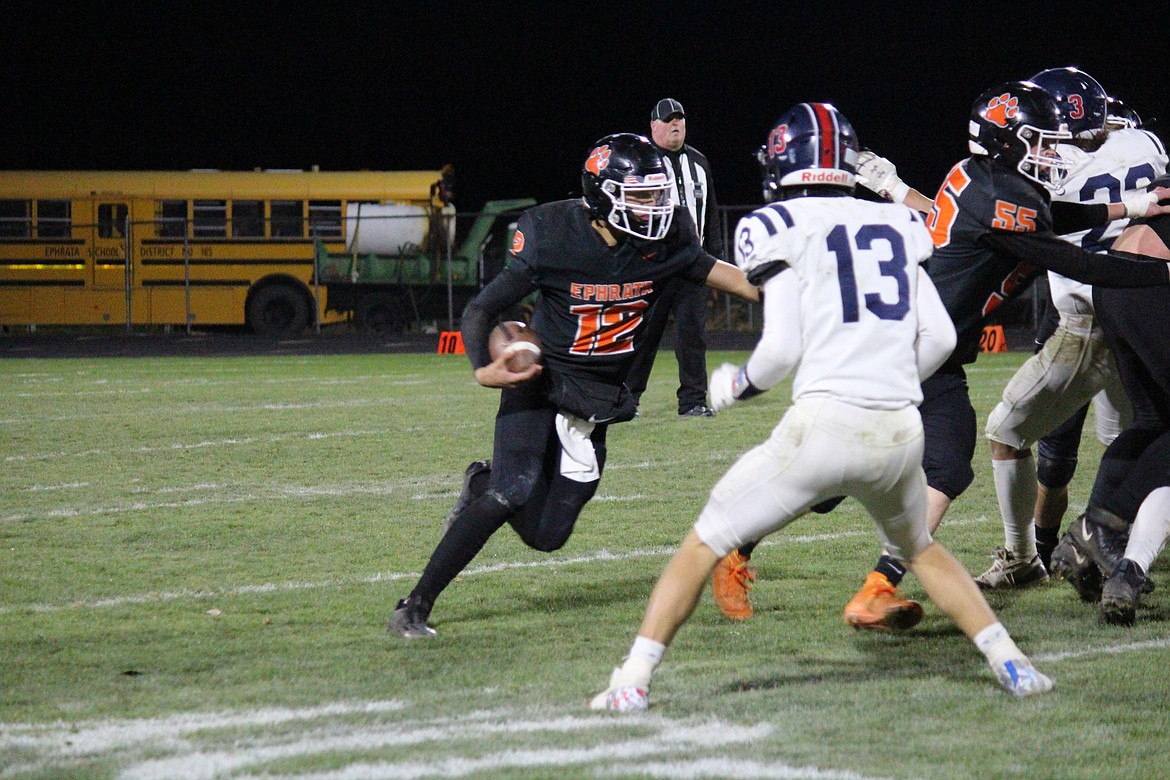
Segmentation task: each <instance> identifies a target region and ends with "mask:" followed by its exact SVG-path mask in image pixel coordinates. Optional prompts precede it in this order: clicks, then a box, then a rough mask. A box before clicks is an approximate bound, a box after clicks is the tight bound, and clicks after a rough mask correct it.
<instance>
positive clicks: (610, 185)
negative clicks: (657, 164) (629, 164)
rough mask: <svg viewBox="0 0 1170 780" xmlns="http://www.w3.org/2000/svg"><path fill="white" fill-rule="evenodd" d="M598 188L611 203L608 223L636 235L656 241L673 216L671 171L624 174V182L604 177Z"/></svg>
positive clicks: (666, 229) (667, 228)
mask: <svg viewBox="0 0 1170 780" xmlns="http://www.w3.org/2000/svg"><path fill="white" fill-rule="evenodd" d="M601 191H602V192H603V193H605V196H606V197H608V198H609V200H610V202H611V203H612V206H611V208H610V211H609V214H608V215H607V217H606V220H607V221H608V222H609V224H610V225H612V226H613V227H615V228H617V229H618V230H621V231H622V232H624V233H629V234H630V235H631V236H635V237H637V238H647V239H650V240H651V241H656V240H658V239H661V238H665V237H666V234H667V232H668V231H669V230H670V223H671V221H672V220H673V219H674V202H673V197H672V193H673V191H674V180H673V178H672V177H671V176H670V174H668V173H651V174H648V175H646V176H645V177H642V178H639V177H636V176H627V177H626V181H623V182H618V181H615V180H613V179H606V180H605V181H603V182H602V183H601Z"/></svg>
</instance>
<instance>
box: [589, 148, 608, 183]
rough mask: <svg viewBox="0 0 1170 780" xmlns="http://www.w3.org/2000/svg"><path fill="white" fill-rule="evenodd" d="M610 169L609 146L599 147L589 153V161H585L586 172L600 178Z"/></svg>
mask: <svg viewBox="0 0 1170 780" xmlns="http://www.w3.org/2000/svg"><path fill="white" fill-rule="evenodd" d="M608 167H609V146H608V145H606V146H599V147H597V148H596V149H594V150H593V151H592V152H590V153H589V159H588V160H586V161H585V170H587V171H589V172H590V173H592V174H593V175H594V176H598V175H600V174H601V172H602V171H604V170H605V169H606V168H608Z"/></svg>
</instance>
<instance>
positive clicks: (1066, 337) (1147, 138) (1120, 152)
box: [975, 68, 1167, 588]
mask: <svg viewBox="0 0 1170 780" xmlns="http://www.w3.org/2000/svg"><path fill="white" fill-rule="evenodd" d="M1030 80H1031V81H1033V82H1034V83H1036V84H1038V85H1040V86H1041V87H1043V88H1044V89H1046V90H1047V91H1048V92H1050V93H1051V94H1052V95H1053V96H1054V97H1055V98H1056V101H1057V105H1058V106H1059V107H1060V109H1061V114H1062V118H1063V119H1064V121H1065V122H1067V123H1068V125H1069V130H1070V131H1071V132H1072V133H1073V135H1074V136H1075V138H1076V142H1075V143H1069V144H1060V145H1059V146H1058V147H1057V151H1058V153H1059V154H1060V156H1061V157H1062V158H1064V160H1065V161H1066V163H1068V164H1069V173H1068V176H1067V177H1066V178H1065V180H1064V183H1063V186H1062V189H1061V190H1060V191H1058V192H1057V193H1055V194H1054V195H1053V196H1052V200H1053V204H1054V205H1053V208H1054V209H1055V208H1057V205H1056V204H1057V203H1059V202H1061V201H1064V202H1072V203H1118V202H1124V201H1125V199H1126V198H1127V196H1133V195H1136V194H1140V193H1144V192H1145V188H1146V186H1147V185H1148V184H1149V183H1150V182H1151V181H1153V180H1154V179H1155V178H1156V177H1157V176H1159V175H1160V174H1162V173H1163V172H1165V170H1166V163H1167V158H1166V150H1165V148H1164V146H1163V145H1162V142H1161V141H1160V140H1159V139H1158V138H1157V136H1155V135H1153V134H1152V133H1150V132H1148V131H1146V130H1141V129H1138V128H1127V129H1117V130H1111V131H1110V130H1108V129H1107V126H1106V125H1107V122H1108V116H1109V113H1108V102H1107V101H1108V98H1107V96H1106V94H1105V90H1104V89H1103V88H1102V87H1101V85H1100V84H1098V83H1097V81H1096V80H1095V79H1093V78H1092V76H1089V75H1088V74H1087V73H1084V72H1083V71H1080V70H1077V69H1076V68H1050V69H1048V70H1045V71H1041V72H1040V73H1037V74H1036V75H1035V76H1033V77H1032V78H1031V79H1030ZM1143 205H1144V204H1143ZM1126 224H1128V220H1125V219H1121V220H1114V221H1113V222H1107V223H1105V224H1104V225H1103V226H1101V227H1097V228H1093V229H1092V230H1087V231H1081V232H1078V233H1072V234H1068V235H1065V236H1063V238H1065V239H1066V240H1068V241H1069V242H1071V243H1073V244H1076V245H1077V246H1080V247H1082V248H1084V249H1086V250H1088V251H1092V252H1104V251H1105V250H1106V249H1108V248H1109V246H1110V245H1111V244H1112V243H1113V240H1114V239H1115V238H1116V237H1117V236H1118V235H1120V234H1121V231H1122V230H1123V229H1124V228H1125V226H1126ZM1048 284H1049V288H1050V290H1051V293H1052V300H1053V305H1054V306H1055V308H1056V310H1057V311H1058V312H1059V315H1060V322H1059V325H1058V326H1057V328H1056V330H1055V332H1054V333H1053V334H1052V335H1051V336H1050V337H1049V338H1048V340H1047V341H1045V343H1044V346H1043V348H1042V349H1041V350H1040V352H1038V353H1037V354H1036V355H1034V356H1033V357H1032V358H1031V359H1029V360H1028V361H1027V362H1026V363H1025V364H1024V365H1023V366H1021V367H1020V369H1019V370H1018V371H1017V372H1016V374H1015V376H1013V377H1012V379H1011V381H1009V382H1008V384H1007V386H1006V387H1005V388H1004V391H1003V399H1002V400H1001V401H1000V402H999V404H998V405H997V406H996V407H995V409H994V410H993V411H992V412H991V414H990V416H989V417H988V420H987V428H986V436H987V438H988V439H989V441H990V445H991V458H992V461H991V462H992V470H993V477H994V482H995V490H996V495H997V498H998V500H999V507H1000V514H1001V516H1002V518H1003V527H1004V546H1003V547H998V548H996V550H995V553H994V556H995V559H994V561H993V563H992V565H991V567H990V568H989V569H987V571H985V572H983V573H982V574H980V575H979V576H978V577H976V578H975V579H976V582H978V583H979V585H980V587H983V588H1002V587H1024V586H1028V585H1033V584H1037V583H1041V582H1044V581H1045V580H1047V579H1048V573H1047V571H1046V568H1045V567H1046V565H1047V563H1048V561H1047V560H1046V558H1047V554H1049V553H1051V550H1052V548H1053V546H1055V544H1056V537H1057V535H1058V533H1059V530H1060V521H1061V516H1062V515H1063V512H1064V508H1065V506H1067V503H1068V499H1067V490H1068V483H1069V482H1070V481H1071V480H1072V476H1073V472H1074V470H1075V468H1076V451H1075V446H1076V444H1077V443H1078V442H1079V440H1080V438H1079V431H1078V430H1074V431H1073V433H1072V435H1071V436H1070V437H1064V438H1067V439H1068V441H1067V443H1066V444H1065V448H1066V449H1068V450H1070V452H1058V451H1055V449H1054V451H1049V448H1050V447H1051V446H1052V445H1049V444H1048V443H1047V442H1045V443H1041V447H1040V457H1039V463H1037V461H1036V460H1033V459H1032V457H1031V446H1032V445H1033V444H1034V443H1036V442H1037V441H1039V440H1040V439H1041V437H1044V436H1046V435H1048V434H1049V433H1051V432H1052V431H1054V430H1055V429H1057V427H1058V426H1060V425H1061V424H1062V423H1064V422H1065V421H1066V420H1068V419H1069V418H1070V417H1072V416H1073V415H1074V414H1078V413H1079V411H1080V410H1081V408H1082V407H1083V406H1084V405H1085V404H1086V403H1088V402H1089V401H1090V400H1093V401H1094V419H1095V428H1096V433H1097V438H1098V439H1099V440H1100V441H1101V442H1102V444H1106V445H1108V444H1109V443H1110V442H1111V441H1113V439H1115V438H1117V435H1118V434H1119V433H1120V432H1121V430H1122V429H1123V428H1124V427H1125V425H1126V424H1127V423H1128V420H1129V418H1130V417H1131V415H1132V411H1131V408H1130V404H1129V401H1128V399H1127V398H1126V397H1125V392H1124V390H1123V389H1122V387H1121V382H1120V379H1119V378H1118V375H1117V368H1116V366H1115V364H1114V362H1113V356H1112V354H1111V353H1110V351H1109V348H1108V346H1107V345H1106V343H1105V335H1104V333H1103V332H1102V331H1101V328H1100V327H1099V326H1098V325H1097V324H1096V322H1095V320H1094V316H1093V289H1092V287H1091V286H1090V285H1087V284H1081V283H1079V282H1076V281H1074V280H1072V279H1068V278H1067V277H1064V276H1061V275H1059V274H1055V273H1052V272H1049V274H1048ZM1081 419H1082V418H1080V417H1078V418H1077V421H1078V422H1079V421H1080V420H1081ZM1078 427H1079V426H1078ZM1038 474H1039V476H1040V485H1039V486H1037V475H1038ZM1038 494H1039V499H1040V500H1039V502H1037V498H1038ZM1037 534H1040V535H1041V537H1042V539H1041V548H1040V550H1039V551H1038V550H1037Z"/></svg>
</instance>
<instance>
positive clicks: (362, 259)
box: [315, 198, 536, 333]
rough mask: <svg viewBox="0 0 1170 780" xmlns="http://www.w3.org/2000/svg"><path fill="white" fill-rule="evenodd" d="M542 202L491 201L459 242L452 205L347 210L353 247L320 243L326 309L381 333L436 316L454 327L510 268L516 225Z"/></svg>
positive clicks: (320, 281) (431, 320)
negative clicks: (339, 249) (335, 248)
mask: <svg viewBox="0 0 1170 780" xmlns="http://www.w3.org/2000/svg"><path fill="white" fill-rule="evenodd" d="M534 205H536V201H535V200H533V199H531V198H519V199H513V200H493V201H488V202H487V203H485V204H484V207H483V210H482V211H480V212H478V214H476V215H475V216H474V219H473V220H472V222H471V227H470V228H469V229H468V230H467V233H466V235H464V237H463V239H462V241H460V242H459V244H458V246H455V235H454V234H455V230H454V226H455V221H456V219H457V218H458V216H459V215H456V214H455V213H454V211H453V210H450V209H449V210H448V211H446V212H442V211H431V212H430V213H426V214H421V213H413V214H412V213H407V212H404V213H400V214H391V213H378V214H376V215H373V216H371V215H370V214H369V213H368V212H369V209H367V213H366V214H362V213H361V212H360V211H356V212H355V213H354V214H353V215H347V219H348V220H350V221H351V223H352V224H351V226H350V227H351V230H350V234H351V235H353V236H354V240H352V241H351V242H350V245H349V247H348V248H347V250H346V252H344V253H339V254H336V253H330V252H329V251H328V248H327V246H326V245H325V243H324V242H322V241H320V240H318V241H316V245H315V252H316V258H315V262H316V280H317V283H318V284H319V285H320V287H321V288H322V292H323V293H324V294H325V299H326V310H327V311H333V312H338V313H340V314H343V315H346V316H348V318H349V319H350V320H351V321H352V322H353V323H354V324H355V325H357V326H358V327H360V328H363V329H367V330H373V331H378V332H387V333H396V332H402V331H405V330H408V329H412V328H424V327H428V326H429V324H430V323H434V324H436V325H438V326H439V327H440V328H442V329H448V330H450V329H453V328H454V327H455V320H456V318H457V317H458V316H459V314H460V312H462V311H463V307H464V306H465V305H466V303H467V301H469V300H470V299H471V297H472V296H473V295H475V293H476V292H478V290H479V289H480V288H481V287H482V286H483V285H484V284H486V283H487V282H488V281H489V280H490V279H491V278H492V277H493V276H495V274H497V273H499V271H500V269H501V268H503V264H504V261H505V258H506V253H507V249H508V247H509V246H510V245H511V238H512V225H513V224H514V222H515V220H516V219H517V217H518V216H519V215H520V212H522V211H523V210H524V209H526V208H528V207H530V206H534ZM469 216H470V215H469ZM411 220H414V221H411ZM363 230H364V231H365V234H364V235H365V236H366V237H367V238H365V239H363V233H362V231H363Z"/></svg>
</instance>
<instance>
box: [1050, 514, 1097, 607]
mask: <svg viewBox="0 0 1170 780" xmlns="http://www.w3.org/2000/svg"><path fill="white" fill-rule="evenodd" d="M1079 522H1080V521H1077V523H1078V524H1079ZM1050 560H1051V562H1052V568H1050V569H1049V573H1051V575H1052V576H1053V577H1055V578H1057V579H1059V580H1064V581H1066V582H1067V583H1068V584H1069V585H1072V587H1073V590H1075V591H1076V592H1077V595H1078V596H1080V597H1081V600H1082V601H1087V602H1089V603H1090V604H1095V603H1096V602H1097V601H1098V600H1100V598H1101V569H1099V568H1098V567H1097V564H1095V563H1093V560H1092V559H1091V558H1090V557H1089V556H1088V554H1087V553H1086V552H1085V551H1084V549H1083V548H1082V547H1081V546H1080V545H1079V544H1078V543H1077V541H1076V539H1075V538H1074V537H1073V535H1072V532H1071V531H1070V532H1068V533H1065V535H1064V536H1062V537H1060V542H1058V543H1057V545H1056V548H1055V549H1054V550H1053V551H1052V558H1051V559H1050Z"/></svg>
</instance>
